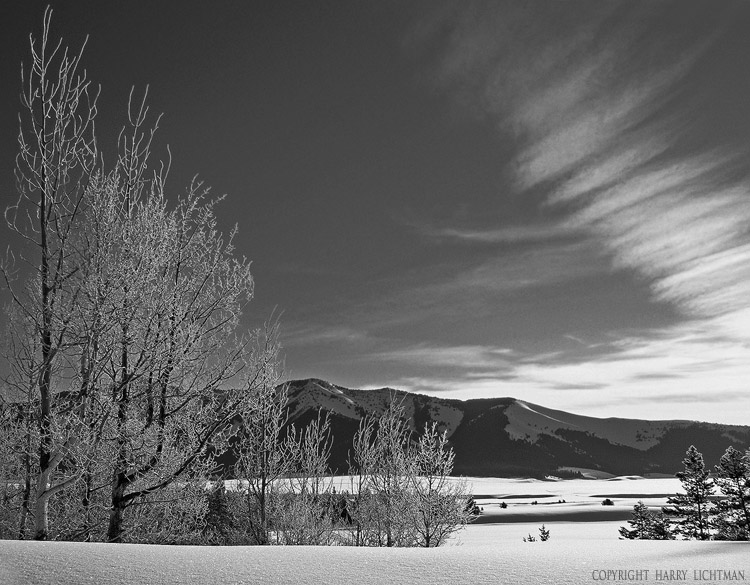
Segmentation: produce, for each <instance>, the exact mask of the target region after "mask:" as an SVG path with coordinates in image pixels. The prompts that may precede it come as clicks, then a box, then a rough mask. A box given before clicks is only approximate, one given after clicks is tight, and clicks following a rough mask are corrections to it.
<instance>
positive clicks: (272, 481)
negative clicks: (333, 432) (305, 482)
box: [233, 372, 292, 544]
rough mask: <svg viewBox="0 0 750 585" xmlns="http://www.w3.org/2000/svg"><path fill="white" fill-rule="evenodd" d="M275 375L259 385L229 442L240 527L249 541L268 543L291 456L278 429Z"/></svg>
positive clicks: (279, 391) (282, 406)
mask: <svg viewBox="0 0 750 585" xmlns="http://www.w3.org/2000/svg"><path fill="white" fill-rule="evenodd" d="M276 376H278V372H276V373H275V376H270V377H269V378H267V379H266V380H265V381H264V383H263V384H261V385H259V386H258V388H257V389H256V391H255V394H254V396H253V400H252V401H251V402H250V404H249V407H248V408H247V410H246V411H245V412H243V413H242V419H241V426H240V429H239V432H238V434H237V437H236V439H235V441H234V444H233V451H234V454H235V457H236V458H237V462H236V464H235V468H234V473H235V476H236V478H237V480H238V490H239V492H240V493H241V494H242V497H243V500H244V503H245V507H244V514H243V515H244V520H245V522H244V526H245V530H246V531H247V533H248V536H249V538H250V542H252V543H253V544H268V543H269V517H270V508H271V504H272V499H273V498H274V497H275V496H276V494H277V492H278V480H279V479H280V478H282V477H285V476H287V475H288V474H289V472H290V470H291V468H292V458H291V454H290V453H289V444H288V443H286V442H284V441H283V436H282V430H283V429H284V426H285V424H286V422H287V412H286V404H287V388H286V386H276V381H277V379H276Z"/></svg>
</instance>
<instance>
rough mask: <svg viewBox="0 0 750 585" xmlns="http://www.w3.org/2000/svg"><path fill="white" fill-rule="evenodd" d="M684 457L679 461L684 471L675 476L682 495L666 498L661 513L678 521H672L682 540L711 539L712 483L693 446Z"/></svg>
mask: <svg viewBox="0 0 750 585" xmlns="http://www.w3.org/2000/svg"><path fill="white" fill-rule="evenodd" d="M686 455H687V456H686V457H685V459H683V460H682V462H683V464H684V465H685V470H684V471H680V472H678V473H677V474H676V476H677V478H678V479H679V480H680V482H681V483H682V488H683V489H684V490H685V493H684V494H677V495H676V496H673V497H671V498H669V499H668V500H667V504H669V505H668V506H667V507H665V508H663V511H664V513H665V514H667V515H668V516H675V517H679V518H680V520H678V521H677V522H676V529H675V531H676V533H677V534H681V535H682V536H683V537H685V539H690V538H697V539H699V540H708V539H709V538H710V536H711V532H710V526H711V516H710V507H709V498H710V496H711V494H712V493H713V491H714V482H713V480H712V479H711V478H710V477H709V472H708V470H707V469H706V466H705V465H704V464H703V455H702V454H701V453H699V452H698V450H697V449H696V448H695V446H694V445H690V448H689V449H688V450H687V452H686Z"/></svg>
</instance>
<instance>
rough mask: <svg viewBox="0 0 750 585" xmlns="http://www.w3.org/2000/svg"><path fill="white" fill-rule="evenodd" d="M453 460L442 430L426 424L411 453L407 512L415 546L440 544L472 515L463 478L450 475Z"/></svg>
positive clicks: (446, 438) (435, 424)
mask: <svg viewBox="0 0 750 585" xmlns="http://www.w3.org/2000/svg"><path fill="white" fill-rule="evenodd" d="M453 460H454V454H453V449H452V448H451V447H450V445H449V444H448V437H447V434H446V433H445V431H444V432H442V433H441V432H439V431H438V428H437V423H435V422H433V423H432V424H430V425H428V426H427V427H426V428H425V430H424V433H423V434H422V436H421V437H420V438H419V441H418V442H417V444H416V446H415V447H414V449H413V450H412V454H411V468H410V472H411V473H410V475H411V478H412V486H411V489H412V490H413V492H412V493H413V503H412V504H411V506H410V507H409V510H408V513H409V515H410V518H411V523H412V526H413V528H414V531H415V532H416V537H417V545H418V546H423V547H426V548H429V547H436V546H440V545H441V544H443V543H444V542H445V541H446V539H447V538H448V537H449V536H450V535H451V534H453V533H454V532H456V531H457V530H460V529H461V528H463V527H464V526H465V525H466V524H467V523H468V522H469V520H470V519H471V512H470V511H469V510H468V509H467V505H466V504H467V501H468V500H469V498H470V497H471V494H470V493H469V490H468V487H467V484H466V481H465V480H461V479H459V478H451V477H450V475H451V473H452V472H453Z"/></svg>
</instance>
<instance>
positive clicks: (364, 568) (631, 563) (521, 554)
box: [0, 525, 750, 585]
mask: <svg viewBox="0 0 750 585" xmlns="http://www.w3.org/2000/svg"><path fill="white" fill-rule="evenodd" d="M482 528H483V527H476V528H475V530H477V531H481V530H482ZM493 528H497V527H493ZM549 528H550V532H551V539H550V540H549V541H548V542H533V543H524V542H523V541H522V540H521V538H520V536H519V538H518V539H514V540H512V541H506V540H504V539H499V540H498V539H494V538H493V531H492V530H485V531H483V533H482V536H481V537H479V538H477V539H475V541H474V542H472V544H471V545H469V544H468V539H467V540H466V544H464V545H463V546H448V547H443V548H438V549H385V548H379V549H375V548H369V549H365V548H349V547H191V546H186V547H177V546H149V545H132V544H130V545H128V544H120V545H117V544H99V543H96V544H93V543H64V542H28V541H2V542H0V584H2V585H20V584H28V585H80V584H82V583H96V584H97V585H128V584H134V585H135V584H138V585H172V584H175V585H176V584H185V583H189V584H192V585H198V584H203V583H206V584H211V585H216V584H221V585H234V584H241V583H242V584H248V583H265V584H271V585H273V584H282V583H300V584H310V585H312V584H318V583H331V584H334V583H336V584H337V583H341V584H346V585H350V584H351V583H357V584H363V585H366V584H370V583H372V584H376V583H377V584H381V583H385V584H387V585H393V584H400V583H432V584H436V585H442V584H445V585H455V584H457V583H470V584H477V583H493V584H504V583H533V584H541V583H557V584H561V585H565V584H574V583H575V584H578V583H593V582H594V581H595V577H597V576H606V575H607V573H606V571H618V570H619V571H628V570H631V571H635V570H641V571H644V570H647V571H649V575H648V576H649V580H655V576H656V575H655V572H656V570H670V569H672V570H676V569H680V570H687V571H688V574H689V575H690V577H691V578H690V579H688V581H687V582H692V581H693V579H692V577H693V570H699V571H700V570H703V571H705V570H715V569H722V570H728V571H743V572H744V576H745V579H750V546H749V545H748V544H747V543H722V542H694V541H691V542H683V541H617V540H615V541H607V540H596V539H594V538H585V539H563V538H556V530H557V527H556V526H555V525H550V526H549ZM600 571H605V572H604V573H600ZM612 581H614V580H612ZM704 582H705V581H704Z"/></svg>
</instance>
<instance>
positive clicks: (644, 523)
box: [620, 500, 674, 540]
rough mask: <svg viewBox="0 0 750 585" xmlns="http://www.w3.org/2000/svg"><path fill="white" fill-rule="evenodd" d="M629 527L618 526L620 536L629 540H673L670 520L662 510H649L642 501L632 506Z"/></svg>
mask: <svg viewBox="0 0 750 585" xmlns="http://www.w3.org/2000/svg"><path fill="white" fill-rule="evenodd" d="M628 524H630V529H628V528H626V527H625V526H621V527H620V536H621V537H622V538H625V539H629V540H673V539H674V535H673V534H672V533H671V531H670V530H669V527H670V522H669V518H667V517H666V516H665V515H664V513H663V512H656V513H654V512H651V511H650V510H649V509H648V506H646V504H644V503H643V502H642V501H640V500H639V501H638V503H637V504H636V505H635V506H633V517H632V518H631V519H630V520H628Z"/></svg>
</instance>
